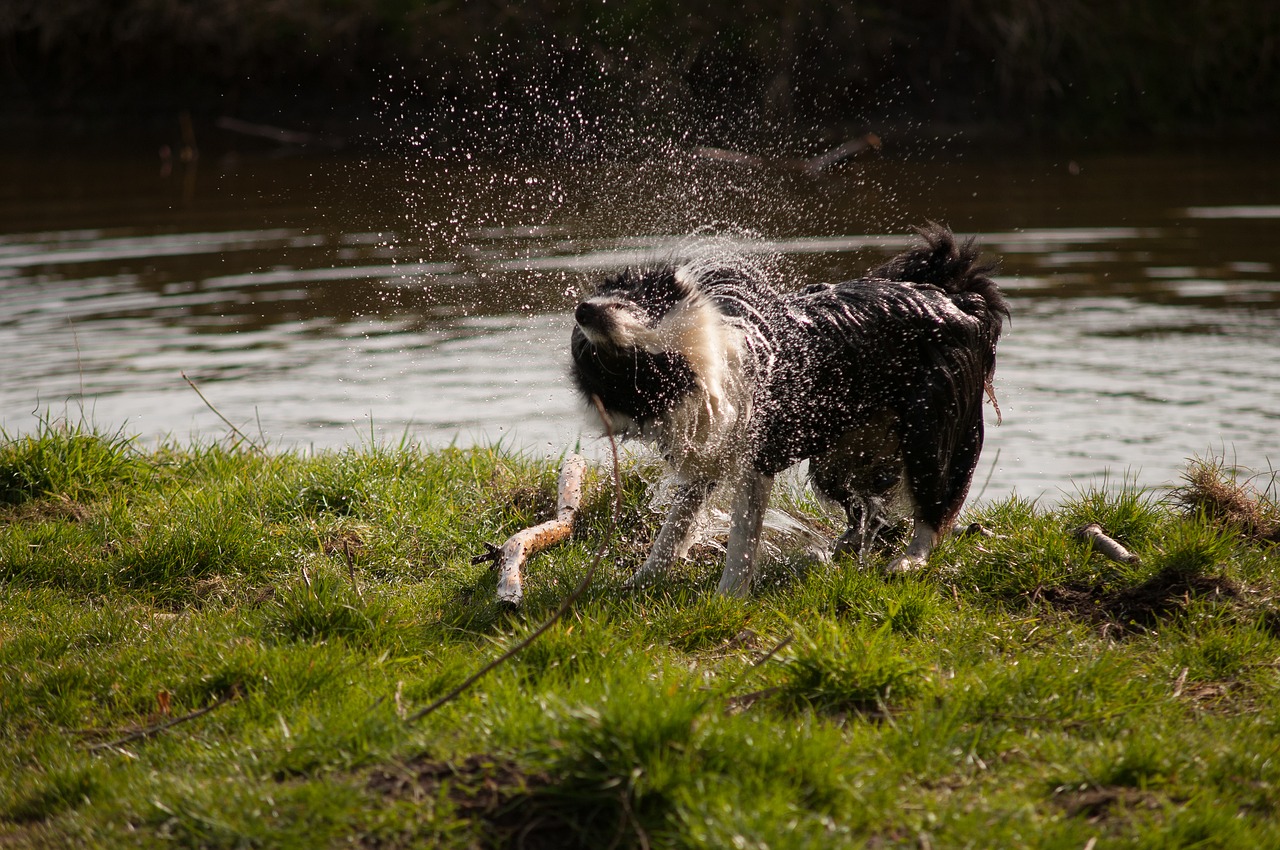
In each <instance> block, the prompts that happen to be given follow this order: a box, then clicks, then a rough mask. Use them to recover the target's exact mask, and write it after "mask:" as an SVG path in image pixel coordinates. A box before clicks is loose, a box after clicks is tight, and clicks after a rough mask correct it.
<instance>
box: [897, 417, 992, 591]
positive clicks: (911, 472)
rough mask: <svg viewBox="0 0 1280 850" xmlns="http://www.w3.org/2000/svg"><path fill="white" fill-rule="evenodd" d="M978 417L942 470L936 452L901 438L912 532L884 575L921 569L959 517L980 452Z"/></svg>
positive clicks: (980, 423) (957, 444) (980, 441)
mask: <svg viewBox="0 0 1280 850" xmlns="http://www.w3.org/2000/svg"><path fill="white" fill-rule="evenodd" d="M981 416H982V413H981V409H979V410H978V417H979V418H978V419H977V421H976V423H975V424H972V425H970V426H969V428H967V429H965V430H964V431H962V433H961V436H960V437H959V439H958V441H957V442H956V443H955V444H954V446H953V448H952V450H951V452H950V453H949V455H950V463H949V464H946V465H944V466H940V465H939V463H938V458H937V453H936V452H927V451H922V450H921V449H920V445H921V444H920V443H918V442H915V441H913V440H911V438H910V437H905V438H904V440H903V442H904V443H905V444H906V445H907V450H906V451H905V452H904V453H903V462H904V466H905V469H906V473H907V482H908V487H909V489H910V492H911V496H912V498H913V499H914V501H915V510H914V515H915V531H914V533H913V534H912V535H911V542H910V543H908V544H907V550H906V552H904V553H903V554H902V556H901V557H899V558H897V559H895V560H894V561H893V562H891V563H890V564H889V566H888V568H887V570H888V572H891V573H904V572H910V571H911V570H914V569H917V568H918V567H921V566H924V562H925V561H926V560H927V559H928V557H929V553H930V552H932V551H933V547H934V546H936V545H937V543H938V541H939V540H940V539H941V538H942V535H943V533H945V532H946V531H948V530H950V528H951V526H952V525H953V524H954V523H955V521H956V517H957V516H959V515H960V509H961V508H962V507H964V500H965V497H966V496H967V495H969V483H970V481H972V480H973V470H974V468H975V467H976V466H977V465H978V454H979V452H981V451H982V419H981ZM913 449H914V451H913Z"/></svg>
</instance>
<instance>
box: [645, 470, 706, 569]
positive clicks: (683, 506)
mask: <svg viewBox="0 0 1280 850" xmlns="http://www.w3.org/2000/svg"><path fill="white" fill-rule="evenodd" d="M714 486H715V482H714V481H695V482H693V483H691V484H681V485H679V486H678V487H676V492H675V496H674V497H673V498H672V499H671V507H670V508H669V509H668V510H667V516H666V519H664V520H663V521H662V528H661V529H659V530H658V536H657V538H656V539H655V540H654V541H653V548H652V549H650V550H649V557H648V558H646V559H645V562H644V563H643V564H642V565H641V566H640V569H639V570H638V571H636V574H635V575H633V576H632V577H631V578H630V579H629V580H628V581H627V587H643V586H645V585H647V584H652V583H653V582H654V581H656V580H657V579H658V578H659V577H661V576H663V575H666V573H667V571H668V570H669V569H671V565H672V564H674V563H675V562H676V559H677V558H679V557H680V555H681V554H682V550H683V549H684V548H685V544H686V543H688V541H689V530H690V529H691V528H692V527H693V521H694V520H695V519H697V517H698V511H699V510H701V509H702V503H703V502H705V501H706V500H707V496H708V495H709V494H710V493H711V488H712V487H714Z"/></svg>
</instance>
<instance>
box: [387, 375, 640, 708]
mask: <svg viewBox="0 0 1280 850" xmlns="http://www.w3.org/2000/svg"><path fill="white" fill-rule="evenodd" d="M591 402H592V403H593V404H594V405H595V406H596V411H597V412H598V413H599V414H600V421H601V422H603V423H604V429H605V434H606V435H607V436H608V437H609V447H610V448H611V449H612V450H613V493H614V502H613V514H612V516H611V517H610V519H609V528H608V529H607V530H606V531H605V534H604V537H603V538H602V539H601V540H600V546H599V548H597V549H596V554H595V557H594V558H592V559H591V565H590V566H589V567H587V572H586V574H585V575H583V576H582V581H580V582H578V586H577V587H575V588H574V589H573V592H572V593H570V594H569V595H568V596H566V597H565V599H564V601H563V602H561V603H560V607H559V608H557V609H556V612H555V613H554V614H552V615H551V616H550V617H549V618H547V621H546V622H544V623H543V624H542V625H541V626H538V628H536V629H534V630H533V631H532V632H531V633H530V634H529V635H528V636H527V637H526V638H524V640H522V641H520V642H519V643H517V644H516V645H515V646H513V647H511V648H510V649H508V650H507V651H506V652H504V653H502V654H501V655H499V656H498V657H497V658H495V659H493V660H492V661H490V662H489V663H487V664H485V665H484V666H483V667H481V668H480V669H479V670H477V671H476V672H474V673H472V674H471V675H470V676H468V677H467V678H466V679H464V680H463V681H462V683H461V684H460V685H458V686H457V687H455V688H454V689H453V690H451V691H449V692H448V693H447V694H445V695H444V696H442V697H440V698H439V699H437V700H436V701H435V702H433V703H431V704H430V705H428V706H426V707H425V708H421V709H419V710H417V711H415V712H414V713H413V714H410V715H409V716H408V717H406V718H405V722H406V723H415V722H417V721H419V720H421V719H422V718H424V717H426V716H427V715H428V714H432V713H434V712H435V711H436V710H438V709H439V708H441V707H443V706H445V705H447V704H448V703H450V702H452V701H453V700H454V699H456V698H457V697H458V695H459V694H461V693H462V692H463V691H465V690H467V689H468V688H470V687H471V686H472V685H474V684H475V683H476V682H478V681H480V679H481V678H482V677H484V676H485V674H487V673H489V671H491V670H493V669H494V668H495V667H497V666H498V665H500V664H503V663H504V662H506V661H507V660H508V659H510V658H511V657H513V656H514V655H515V654H516V653H518V652H520V651H521V650H522V649H524V648H525V647H527V646H529V644H531V643H533V642H534V641H535V640H537V639H538V638H539V637H541V636H542V633H543V632H545V631H546V630H547V629H549V628H551V627H552V626H553V625H555V624H556V622H557V621H558V620H559V619H560V618H561V617H563V616H564V615H565V614H566V613H567V612H568V610H569V608H570V607H572V606H573V603H575V602H577V601H578V598H579V597H580V596H582V594H583V593H585V592H586V589H587V586H588V585H590V584H591V579H592V577H593V576H594V575H595V573H596V568H597V567H599V566H600V562H601V561H602V560H603V559H604V553H605V550H606V549H607V548H608V546H609V544H610V543H611V542H612V540H613V534H614V532H615V531H616V530H617V528H618V517H619V515H620V514H621V513H622V475H621V473H620V472H619V470H618V441H617V440H615V439H614V437H613V428H612V427H611V426H610V425H609V417H608V415H607V414H606V413H605V410H604V403H603V402H601V401H600V397H599V396H595V395H593V396H591Z"/></svg>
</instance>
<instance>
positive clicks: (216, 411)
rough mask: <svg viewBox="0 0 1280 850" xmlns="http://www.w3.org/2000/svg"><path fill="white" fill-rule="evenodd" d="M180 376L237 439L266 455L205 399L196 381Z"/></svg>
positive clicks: (183, 373) (184, 374) (183, 374)
mask: <svg viewBox="0 0 1280 850" xmlns="http://www.w3.org/2000/svg"><path fill="white" fill-rule="evenodd" d="M178 374H180V375H182V380H184V381H186V382H187V386H189V387H191V389H193V390H195V391H196V395H198V396H200V400H201V401H203V402H204V406H205V407H207V408H209V409H210V410H212V411H213V412H214V414H215V415H217V417H218V418H219V419H221V420H222V421H223V422H225V423H226V425H227V427H228V428H230V429H231V430H232V432H234V433H235V435H236V436H237V437H239V438H240V439H241V440H243V441H244V442H246V443H248V444H249V448H251V449H253V450H254V451H256V452H257V453H258V454H266V449H264V448H262V446H259V445H258V444H257V443H255V442H254V441H253V440H251V439H249V438H248V437H247V436H246V435H245V433H244V432H243V431H241V430H240V429H239V428H237V427H236V426H235V424H234V423H233V422H232V421H231V420H230V419H228V418H227V417H225V416H223V415H222V411H220V410H218V408H216V407H214V406H213V404H211V403H210V402H209V399H207V398H205V397H204V393H202V392H200V388H199V387H197V386H196V384H195V381H192V380H191V379H190V378H188V377H187V373H186V372H179V373H178Z"/></svg>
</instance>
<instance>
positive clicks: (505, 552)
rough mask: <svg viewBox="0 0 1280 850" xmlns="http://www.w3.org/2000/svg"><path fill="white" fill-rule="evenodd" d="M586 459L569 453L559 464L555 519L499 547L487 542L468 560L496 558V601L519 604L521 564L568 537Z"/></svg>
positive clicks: (526, 531)
mask: <svg viewBox="0 0 1280 850" xmlns="http://www.w3.org/2000/svg"><path fill="white" fill-rule="evenodd" d="M586 469H587V462H586V460H585V459H583V457H582V456H581V455H577V454H571V455H569V456H568V457H566V458H565V459H564V463H563V464H562V465H561V467H560V483H559V485H558V487H557V489H558V491H559V496H558V498H557V501H556V518H555V519H552V520H547V521H546V522H544V523H542V524H541V525H535V526H533V527H532V528H525V529H521V530H520V531H517V532H516V533H515V534H513V535H511V536H510V537H508V538H507V542H506V543H503V544H502V546H501V547H500V548H494V547H493V545H492V544H489V543H486V544H485V546H487V547H488V548H489V551H488V552H486V553H485V554H483V555H478V556H476V557H475V558H472V559H471V563H473V564H479V563H483V562H484V561H496V562H497V564H498V601H499V602H505V603H507V604H509V605H519V604H520V600H521V599H523V598H524V589H523V588H522V587H521V582H520V567H521V566H522V565H523V564H524V562H525V561H526V560H528V558H529V556H530V555H532V554H534V553H535V552H541V551H542V550H543V549H546V548H548V547H550V546H554V545H555V544H557V543H559V542H561V541H562V540H567V539H568V537H569V535H570V534H572V533H573V524H574V521H575V520H576V519H577V515H578V507H579V505H581V504H582V476H583V474H584V473H585V472H586Z"/></svg>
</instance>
